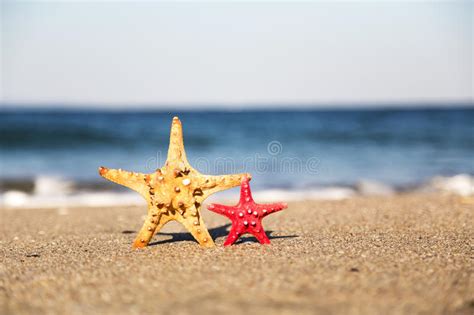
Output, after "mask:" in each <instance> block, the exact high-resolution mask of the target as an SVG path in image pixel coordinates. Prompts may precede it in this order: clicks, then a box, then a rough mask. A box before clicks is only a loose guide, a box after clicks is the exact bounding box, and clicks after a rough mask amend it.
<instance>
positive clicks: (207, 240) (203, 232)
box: [178, 211, 215, 247]
mask: <svg viewBox="0 0 474 315" xmlns="http://www.w3.org/2000/svg"><path fill="white" fill-rule="evenodd" d="M178 221H180V222H181V223H182V224H183V225H184V227H185V228H186V229H187V230H188V231H189V233H191V234H192V236H193V237H194V238H195V239H196V241H197V242H198V243H199V245H201V247H214V246H215V244H214V241H213V240H212V237H211V235H210V234H209V231H208V230H207V228H206V225H205V224H204V221H203V220H202V217H201V216H200V214H199V211H198V212H197V215H196V216H192V215H188V216H186V217H185V218H183V217H181V219H179V220H178Z"/></svg>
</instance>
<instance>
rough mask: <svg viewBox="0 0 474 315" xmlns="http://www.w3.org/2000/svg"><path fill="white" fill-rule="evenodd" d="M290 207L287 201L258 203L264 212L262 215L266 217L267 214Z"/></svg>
mask: <svg viewBox="0 0 474 315" xmlns="http://www.w3.org/2000/svg"><path fill="white" fill-rule="evenodd" d="M286 207H288V205H287V204H286V202H277V203H266V204H263V205H258V208H259V210H260V212H261V213H262V217H266V216H267V215H269V214H271V213H274V212H278V211H281V210H283V209H285V208H286Z"/></svg>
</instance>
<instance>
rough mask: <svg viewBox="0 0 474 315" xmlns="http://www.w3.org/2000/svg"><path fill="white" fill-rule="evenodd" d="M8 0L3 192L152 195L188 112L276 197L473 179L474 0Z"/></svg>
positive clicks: (192, 156)
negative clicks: (134, 177) (122, 177)
mask: <svg viewBox="0 0 474 315" xmlns="http://www.w3.org/2000/svg"><path fill="white" fill-rule="evenodd" d="M0 5H1V7H0V10H1V11H0V18H1V24H0V26H1V42H0V43H1V46H0V53H1V55H0V59H1V65H0V67H1V68H0V70H1V71H0V75H1V76H0V95H1V104H2V109H1V115H0V146H1V147H0V150H1V155H0V158H1V161H0V162H1V165H0V167H1V168H0V180H1V187H0V194H1V195H0V198H1V199H0V200H1V203H2V205H3V206H6V207H41V206H70V205H81V206H83V205H90V206H97V205H112V204H117V203H120V204H123V203H140V202H142V201H141V200H140V199H139V196H136V195H135V194H133V193H131V192H127V191H126V190H122V189H120V187H118V186H117V185H114V184H111V183H109V182H106V181H105V180H103V179H102V178H100V177H99V176H98V174H97V168H98V166H101V165H104V166H107V167H110V168H122V169H127V170H133V171H138V172H152V171H153V170H154V169H156V168H157V167H161V165H162V163H163V162H164V160H165V158H166V151H167V146H168V138H169V128H170V124H171V119H172V117H173V116H175V115H177V116H179V117H180V119H181V121H182V122H183V125H184V135H185V145H186V150H187V154H188V158H189V161H190V163H191V164H192V165H194V166H195V168H197V169H198V170H200V171H202V172H203V173H211V174H222V173H233V172H251V173H252V174H253V181H252V186H253V188H254V189H255V190H256V191H258V192H259V194H260V197H261V198H263V199H269V200H270V199H302V198H329V199H338V198H346V197H350V196H353V195H357V194H392V193H396V192H404V191H425V190H450V191H454V192H457V193H459V194H471V193H472V191H473V175H474V162H473V161H474V160H473V156H474V124H473V121H474V106H473V57H472V56H473V4H472V2H471V1H443V2H439V1H424V2H412V1H348V2H329V1H315V2H299V3H291V2H285V1H282V2H278V3H273V2H267V1H258V2H257V1H248V2H237V1H223V2H219V3H217V2H206V3H201V2H174V1H166V2H127V1H125V2H115V1H110V2H109V1H103V2H101V1H95V2H75V1H55V2H40V1H38V2H37V1H3V2H1V4H0ZM224 196H228V197H229V198H231V199H232V200H234V199H236V198H237V197H236V195H234V193H233V192H232V191H231V192H230V193H229V192H227V195H226V194H224Z"/></svg>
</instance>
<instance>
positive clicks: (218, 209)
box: [207, 203, 235, 219]
mask: <svg viewBox="0 0 474 315" xmlns="http://www.w3.org/2000/svg"><path fill="white" fill-rule="evenodd" d="M207 209H209V210H210V211H212V212H215V213H218V214H221V215H224V216H226V217H228V218H229V219H231V218H232V213H231V211H235V207H232V206H225V205H220V204H216V203H211V204H210V205H209V206H207Z"/></svg>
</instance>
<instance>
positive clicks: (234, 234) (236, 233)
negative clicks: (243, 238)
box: [224, 224, 241, 246]
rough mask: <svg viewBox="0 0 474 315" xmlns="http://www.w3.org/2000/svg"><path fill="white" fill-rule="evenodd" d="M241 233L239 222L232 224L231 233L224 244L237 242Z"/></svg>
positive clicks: (228, 244)
mask: <svg viewBox="0 0 474 315" xmlns="http://www.w3.org/2000/svg"><path fill="white" fill-rule="evenodd" d="M240 235H241V232H240V229H239V228H238V225H237V224H232V227H231V229H230V232H229V235H227V239H226V240H225V242H224V246H230V245H232V244H234V243H235V242H237V240H238V239H239V237H240Z"/></svg>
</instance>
